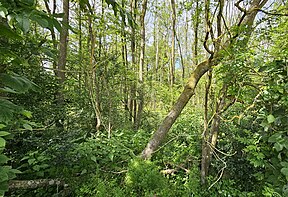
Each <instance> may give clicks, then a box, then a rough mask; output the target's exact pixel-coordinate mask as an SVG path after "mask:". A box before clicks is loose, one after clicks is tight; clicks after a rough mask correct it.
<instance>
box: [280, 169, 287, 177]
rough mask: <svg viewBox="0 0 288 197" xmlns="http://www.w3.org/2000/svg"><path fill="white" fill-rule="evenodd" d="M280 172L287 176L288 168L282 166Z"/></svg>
mask: <svg viewBox="0 0 288 197" xmlns="http://www.w3.org/2000/svg"><path fill="white" fill-rule="evenodd" d="M281 173H282V174H284V175H285V176H288V168H282V169H281Z"/></svg>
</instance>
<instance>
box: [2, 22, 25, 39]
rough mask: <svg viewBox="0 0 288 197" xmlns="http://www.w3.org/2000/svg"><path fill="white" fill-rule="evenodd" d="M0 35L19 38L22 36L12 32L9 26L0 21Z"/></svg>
mask: <svg viewBox="0 0 288 197" xmlns="http://www.w3.org/2000/svg"><path fill="white" fill-rule="evenodd" d="M0 36H4V37H6V38H10V39H16V40H20V39H21V38H22V37H21V36H20V35H18V34H17V33H16V32H14V31H13V30H12V29H11V28H10V27H9V26H7V25H4V24H2V23H0Z"/></svg>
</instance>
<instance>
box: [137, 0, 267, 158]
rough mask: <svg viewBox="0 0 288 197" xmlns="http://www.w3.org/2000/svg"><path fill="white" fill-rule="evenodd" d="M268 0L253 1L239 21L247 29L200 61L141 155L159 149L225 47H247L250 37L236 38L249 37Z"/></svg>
mask: <svg viewBox="0 0 288 197" xmlns="http://www.w3.org/2000/svg"><path fill="white" fill-rule="evenodd" d="M267 1H268V0H263V1H261V0H254V1H253V2H252V3H251V6H250V8H249V10H247V12H246V13H245V14H244V15H243V17H244V18H243V17H242V18H243V19H242V18H241V21H240V22H239V23H238V26H240V25H243V26H244V27H246V28H245V29H243V28H239V30H238V32H237V33H236V35H235V36H234V38H232V40H228V41H227V42H226V43H225V44H224V45H223V48H222V49H220V50H219V51H216V53H215V54H213V55H211V57H210V58H209V60H206V61H204V62H202V63H200V64H199V65H198V66H197V67H196V69H195V70H194V71H193V72H192V74H191V77H190V78H189V79H188V83H187V85H186V86H185V87H184V90H183V91H182V93H181V95H180V96H179V98H178V100H177V101H176V103H175V104H174V106H173V107H172V109H171V110H170V112H169V113H168V115H167V116H166V117H165V119H164V120H163V122H162V124H161V125H160V126H159V128H158V130H157V131H156V132H155V133H154V134H153V136H152V138H151V140H150V141H149V142H148V144H147V146H146V147H145V149H144V150H143V151H142V155H141V157H142V158H143V159H149V158H150V157H151V156H152V154H153V152H154V151H156V150H157V149H158V147H159V146H160V144H161V143H162V142H163V140H164V139H165V137H166V135H167V133H168V131H169V129H170V128H171V126H172V125H173V123H174V122H175V120H176V119H177V118H178V116H179V115H180V113H181V111H182V110H183V108H184V107H185V105H186V104H187V103H188V101H189V99H190V98H191V97H192V95H193V94H194V91H195V88H196V86H197V83H198V81H199V80H200V78H201V77H202V76H203V75H204V74H205V73H206V72H207V71H208V70H210V69H211V68H212V66H217V65H218V64H219V62H220V61H221V60H222V59H223V58H224V57H225V49H227V48H229V47H232V46H231V45H237V46H238V45H239V46H242V49H244V48H245V46H246V45H247V43H248V39H244V40H239V39H238V40H236V41H235V40H234V39H235V38H236V37H237V36H238V35H239V34H245V35H248V37H249V36H250V35H251V33H252V30H253V29H252V25H253V22H254V19H255V16H256V14H257V10H258V9H260V8H262V7H263V6H264V5H265V3H266V2H267Z"/></svg>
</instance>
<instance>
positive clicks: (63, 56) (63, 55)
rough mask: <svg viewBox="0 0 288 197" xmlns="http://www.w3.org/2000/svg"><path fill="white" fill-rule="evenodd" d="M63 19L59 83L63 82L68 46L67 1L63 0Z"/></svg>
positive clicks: (58, 73)
mask: <svg viewBox="0 0 288 197" xmlns="http://www.w3.org/2000/svg"><path fill="white" fill-rule="evenodd" d="M63 13H64V15H63V19H62V22H63V24H64V25H62V30H61V32H60V51H59V59H58V72H57V76H58V77H59V80H60V83H61V84H63V82H64V81H65V66H66V60H67V44H68V25H69V0H63Z"/></svg>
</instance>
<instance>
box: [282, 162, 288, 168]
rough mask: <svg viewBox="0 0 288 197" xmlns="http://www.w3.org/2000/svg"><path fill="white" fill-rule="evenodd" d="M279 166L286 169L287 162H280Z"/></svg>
mask: <svg viewBox="0 0 288 197" xmlns="http://www.w3.org/2000/svg"><path fill="white" fill-rule="evenodd" d="M280 165H281V166H283V167H287V168H288V162H280Z"/></svg>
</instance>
